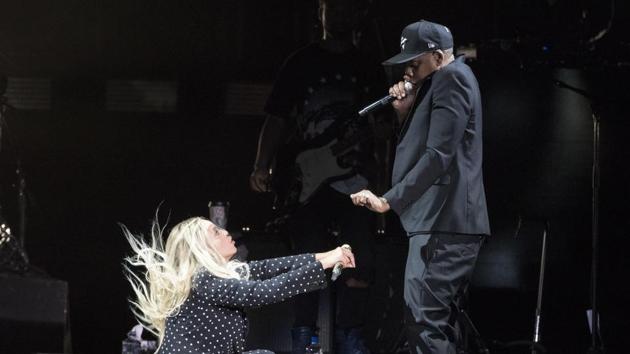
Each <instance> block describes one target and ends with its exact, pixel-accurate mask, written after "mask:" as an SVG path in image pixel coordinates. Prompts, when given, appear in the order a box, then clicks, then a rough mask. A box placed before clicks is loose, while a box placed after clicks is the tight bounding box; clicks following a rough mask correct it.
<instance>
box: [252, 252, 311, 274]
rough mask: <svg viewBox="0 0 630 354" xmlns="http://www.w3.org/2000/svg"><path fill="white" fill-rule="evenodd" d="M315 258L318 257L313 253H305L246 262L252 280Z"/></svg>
mask: <svg viewBox="0 0 630 354" xmlns="http://www.w3.org/2000/svg"><path fill="white" fill-rule="evenodd" d="M317 260H318V259H317V258H316V256H314V255H313V254H311V253H305V254H300V255H296V256H287V257H278V258H270V259H263V260H260V261H250V262H248V264H249V271H250V274H251V279H252V280H265V279H269V278H272V277H275V276H276V275H279V274H282V273H284V272H287V271H289V270H293V269H297V268H300V267H302V266H305V265H307V264H309V263H313V262H315V261H317Z"/></svg>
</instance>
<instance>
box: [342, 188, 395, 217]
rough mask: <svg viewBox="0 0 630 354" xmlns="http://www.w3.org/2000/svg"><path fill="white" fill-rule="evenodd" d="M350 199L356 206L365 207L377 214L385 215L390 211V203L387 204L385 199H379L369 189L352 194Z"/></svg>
mask: <svg viewBox="0 0 630 354" xmlns="http://www.w3.org/2000/svg"><path fill="white" fill-rule="evenodd" d="M350 199H352V202H353V203H354V205H358V206H364V207H366V208H368V209H370V210H372V211H375V212H377V213H384V212H386V211H388V210H389V209H390V207H389V203H387V200H386V199H385V198H382V197H381V198H379V197H377V196H376V195H374V193H372V192H370V191H369V190H367V189H364V190H362V191H360V192H358V193H355V194H351V195H350Z"/></svg>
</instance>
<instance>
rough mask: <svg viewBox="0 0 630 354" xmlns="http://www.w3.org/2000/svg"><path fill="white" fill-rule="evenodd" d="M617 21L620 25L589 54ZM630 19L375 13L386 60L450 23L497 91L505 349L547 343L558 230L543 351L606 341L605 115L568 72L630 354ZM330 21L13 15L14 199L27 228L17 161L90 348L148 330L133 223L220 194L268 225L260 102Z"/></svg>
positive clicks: (297, 12) (228, 15) (471, 8)
mask: <svg viewBox="0 0 630 354" xmlns="http://www.w3.org/2000/svg"><path fill="white" fill-rule="evenodd" d="M615 3H616V4H615ZM612 4H615V6H616V8H615V9H614V11H612V10H611V6H612ZM611 12H614V17H613V22H612V27H611V28H610V31H609V32H608V33H606V34H605V35H604V36H603V38H602V39H601V40H599V41H595V43H594V44H588V43H587V41H588V39H589V38H592V37H594V36H596V34H597V33H598V32H599V31H600V30H602V29H604V28H606V26H607V21H608V20H609V18H610V15H611ZM628 14H629V12H628V5H627V4H626V3H625V2H619V1H617V2H614V1H594V0H592V1H589V0H581V1H569V0H555V1H554V0H546V1H544V0H540V1H510V2H505V1H491V0H483V1H477V2H470V1H462V0H458V1H443V2H430V1H402V0H398V1H387V2H386V1H380V0H374V1H373V3H372V8H371V11H370V16H369V18H368V20H367V21H366V23H365V31H364V33H365V35H364V38H363V42H362V44H363V49H364V50H365V51H366V52H370V53H371V54H372V55H373V56H374V57H376V58H378V59H379V60H382V59H385V58H386V57H388V56H391V55H392V54H393V53H395V52H396V51H397V50H398V37H399V33H400V30H401V29H402V28H403V27H404V25H406V24H408V23H410V22H413V21H416V20H418V19H420V18H425V19H430V20H433V21H436V22H442V23H445V24H447V25H449V26H450V27H451V29H452V31H453V33H454V36H455V40H456V45H468V44H469V43H470V44H472V45H474V46H476V47H477V49H478V51H477V56H478V60H477V61H474V62H472V63H471V66H473V69H474V70H475V71H476V73H477V76H478V78H479V82H480V85H481V87H482V94H483V99H484V110H485V112H484V114H485V117H484V120H485V122H484V125H485V126H484V134H485V161H484V166H485V170H484V172H485V183H486V190H487V194H488V202H489V205H490V213H491V223H492V228H493V233H494V236H493V237H492V238H491V239H490V240H489V242H488V244H487V245H486V248H485V249H484V253H483V254H482V256H483V257H482V258H481V259H480V263H479V268H478V272H477V274H476V278H475V287H474V288H473V290H472V293H471V303H470V312H471V315H472V318H473V320H474V321H475V324H476V325H477V327H478V328H479V330H480V332H481V334H482V335H483V337H484V339H485V340H486V341H487V342H488V343H490V342H491V341H492V340H500V341H511V340H516V339H528V340H529V339H531V337H532V331H533V320H534V307H535V296H536V285H537V284H536V279H537V278H536V277H537V274H538V262H539V250H540V239H541V234H542V225H543V222H544V221H545V220H547V221H549V223H550V226H551V227H550V230H549V231H550V233H549V240H548V242H549V244H548V246H549V254H548V264H547V278H546V283H545V286H546V287H545V298H544V302H543V323H542V342H543V343H544V344H545V345H546V346H547V347H548V348H549V349H550V352H553V353H583V352H585V351H586V349H587V348H588V346H589V334H588V327H587V322H586V316H585V311H586V309H587V308H589V277H590V249H591V248H590V239H591V221H590V220H591V214H590V210H591V163H592V120H591V111H590V105H589V101H588V100H587V99H585V98H584V97H583V96H581V95H579V94H577V93H575V92H572V91H570V90H567V89H563V88H559V87H557V86H556V85H554V81H553V80H554V78H555V79H558V80H562V81H563V82H565V83H566V84H569V85H571V86H576V87H578V88H581V89H584V90H586V91H588V92H590V93H591V95H592V96H593V97H594V99H595V101H596V104H597V107H598V109H599V112H600V113H601V122H602V123H601V142H602V144H601V164H602V174H601V185H602V187H601V221H600V231H601V239H600V240H601V247H602V249H601V258H600V263H599V264H600V267H601V272H600V276H601V278H600V281H601V284H600V285H601V287H600V289H599V301H600V303H599V304H600V306H601V327H602V335H603V338H604V340H605V343H606V345H607V347H608V349H609V352H610V353H623V352H627V349H625V348H626V346H627V344H628V335H627V333H628V329H630V328H629V327H630V326H629V321H628V317H627V305H626V304H625V303H626V302H627V298H628V296H629V295H630V293H629V292H628V291H627V290H624V289H627V288H628V287H627V286H626V284H625V283H626V281H627V279H628V260H627V257H626V253H627V252H625V247H624V246H625V244H626V242H625V240H626V238H627V233H628V226H629V225H628V224H629V223H628V211H629V208H628V207H627V200H628V198H629V197H630V193H629V192H630V188H629V187H628V181H629V180H630V173H629V171H630V169H629V168H628V167H627V164H628V160H629V158H630V149H629V148H628V144H627V139H626V132H627V131H628V128H630V123H628V109H627V103H626V102H627V100H628V98H629V97H628V93H627V92H628V89H627V82H628V79H629V76H630V75H629V70H628V65H629V64H630V42H629V41H628V39H627V37H625V33H628V30H629V28H628V23H629V22H628V20H629V16H628ZM316 22H317V17H316V3H315V2H314V1H303V0H302V1H297V0H294V1H289V0H284V1H281V0H272V1H239V2H236V1H234V2H229V1H226V2H217V1H200V0H193V1H182V2H176V1H115V2H105V1H89V0H88V1H86V0H83V1H79V0H65V1H54V2H51V1H42V0H24V1H19V2H17V1H14V2H4V3H3V4H2V5H0V71H1V73H2V74H4V75H6V76H7V77H8V78H9V90H8V92H7V97H8V99H9V103H12V104H13V105H14V106H15V108H16V109H8V110H7V111H6V114H5V119H6V125H7V127H5V129H3V131H2V147H3V150H2V152H1V154H0V162H1V166H2V170H1V171H0V173H1V176H0V177H1V179H2V194H1V195H0V198H1V199H0V203H1V204H2V207H3V213H4V214H5V216H6V218H7V219H8V221H9V222H10V223H11V224H12V226H13V229H14V230H17V206H16V199H17V193H16V187H15V185H16V176H15V173H14V171H15V161H16V158H15V157H16V152H17V153H19V156H20V158H21V162H22V167H23V168H22V170H23V173H24V176H25V179H26V187H27V192H28V194H27V196H28V208H27V229H26V251H27V253H28V255H29V256H30V260H31V263H32V265H34V266H35V267H37V268H39V269H40V270H42V271H44V272H45V273H47V274H48V275H49V276H50V277H53V278H56V279H61V280H64V281H67V283H68V289H69V290H68V291H69V307H68V313H69V319H70V325H71V335H72V344H73V345H72V346H73V352H74V353H117V352H119V351H120V342H121V340H122V339H123V338H124V336H125V333H126V331H127V330H128V329H129V328H131V326H132V325H133V324H134V320H133V318H132V317H131V314H130V312H129V311H128V306H127V302H126V299H127V297H128V296H129V288H128V286H127V284H126V282H125V280H124V278H123V276H122V268H121V262H122V258H123V256H124V255H125V254H126V253H127V248H126V244H125V242H124V240H123V237H122V235H121V233H120V230H119V229H118V227H117V224H116V223H117V222H122V223H124V224H126V225H127V226H129V227H130V228H131V229H132V230H134V231H138V232H147V231H148V226H149V223H150V220H151V218H152V217H153V215H154V213H155V209H156V208H157V206H158V205H160V203H162V204H161V215H162V217H163V219H165V218H166V215H167V214H168V213H170V215H171V216H170V218H171V220H175V221H177V220H180V219H182V218H184V217H187V216H192V215H204V216H205V215H207V203H208V201H209V200H217V199H221V200H229V201H231V203H232V204H231V210H230V224H231V228H232V229H234V230H237V229H240V228H241V227H243V226H248V227H251V228H252V229H254V230H258V229H261V228H262V226H263V225H264V223H265V221H266V220H267V218H268V217H269V216H270V205H271V198H270V197H269V196H265V195H256V194H254V193H252V192H250V191H249V189H248V176H249V173H250V171H251V167H252V164H253V160H254V156H255V150H256V143H257V134H258V131H259V129H260V127H261V124H262V122H263V119H264V117H263V116H262V115H261V114H260V107H261V102H262V100H263V99H264V97H265V93H266V92H267V90H268V88H269V87H270V84H271V83H272V82H273V78H274V75H275V73H276V71H277V70H278V68H279V66H280V65H281V63H282V61H283V60H284V58H285V57H286V56H287V55H288V54H289V53H290V52H291V51H293V50H295V49H296V48H298V47H299V46H302V45H304V44H306V43H307V42H308V41H309V40H311V39H312V38H315V37H317V34H318V29H317V28H316V27H315V24H316ZM305 70H308V68H305ZM29 79H37V80H39V81H37V80H35V81H33V80H31V81H29ZM116 90H119V91H116ZM35 91H36V92H38V93H37V94H33V93H32V92H35ZM29 95H31V96H29ZM32 95H34V96H32ZM126 99H128V100H127V101H125V100H126ZM117 100H118V101H117ZM134 100H135V101H134ZM147 102H148V103H147ZM519 220H520V222H519ZM389 221H390V228H389V229H388V230H390V231H389V232H388V233H387V234H386V235H384V236H379V237H381V240H380V242H381V244H383V245H384V244H391V242H393V243H394V244H399V245H400V246H399V247H400V248H401V249H403V251H402V253H401V254H404V241H405V239H404V236H402V235H401V234H400V232H399V231H397V230H398V228H397V227H396V225H395V218H391V220H389ZM519 224H520V227H518V226H519ZM255 236H256V233H255V232H254V233H253V234H252V236H251V237H255ZM400 258H401V259H395V260H393V262H394V263H395V262H399V263H400V264H402V262H404V259H402V258H403V257H400ZM388 266H391V267H394V268H395V266H396V265H388ZM396 276H399V277H401V278H402V273H400V274H396ZM0 291H2V289H0ZM381 305H382V304H381ZM0 306H4V305H3V304H0ZM394 313H397V312H396V311H394ZM31 335H32V337H33V341H37V340H38V332H34V333H31ZM392 335H393V334H392ZM1 336H2V334H0V337H1ZM5 336H6V335H5ZM5 338H6V337H5Z"/></svg>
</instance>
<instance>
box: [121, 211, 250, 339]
mask: <svg viewBox="0 0 630 354" xmlns="http://www.w3.org/2000/svg"><path fill="white" fill-rule="evenodd" d="M210 225H211V222H210V221H208V220H206V219H204V218H200V217H194V218H190V219H187V220H184V221H182V222H180V223H179V224H177V225H175V226H174V227H173V229H172V230H171V232H170V233H169V235H168V239H167V241H166V247H164V243H163V240H162V234H163V232H164V228H161V227H160V225H159V223H158V221H157V216H156V218H155V220H154V221H153V223H152V225H151V243H150V244H147V243H146V242H145V241H144V239H143V237H142V236H141V235H140V236H135V235H134V234H132V233H131V232H130V231H129V230H128V229H127V227H125V226H124V225H120V226H121V228H122V232H123V234H124V235H125V237H126V238H127V241H128V242H129V245H130V246H131V249H132V250H133V255H131V256H129V257H126V258H125V264H124V265H123V266H124V273H125V277H126V278H127V280H128V281H129V283H130V284H131V288H132V289H133V292H134V293H135V296H136V299H135V300H132V299H130V300H129V302H130V304H131V311H132V312H133V314H134V315H135V316H136V318H137V319H138V320H139V321H140V323H142V324H143V325H144V326H145V327H146V328H147V329H148V330H149V331H151V332H152V333H154V334H155V335H156V336H158V338H159V339H160V342H161V341H162V339H163V337H164V329H165V326H166V319H167V318H168V317H169V316H172V315H175V314H177V311H178V310H179V308H180V306H181V305H182V304H183V303H184V301H186V298H188V294H189V293H190V289H191V287H192V281H193V277H194V276H195V274H196V273H197V272H199V271H204V270H205V271H208V272H210V273H211V274H213V275H215V276H217V277H220V278H241V276H240V275H239V273H237V272H236V271H235V268H236V267H235V266H234V263H237V264H242V263H240V262H237V261H228V260H226V259H225V258H223V256H221V254H220V253H219V252H218V251H217V250H216V249H215V248H214V247H213V246H212V245H211V244H210V243H208V242H207V237H208V228H209V226H210ZM130 265H131V266H133V267H144V268H146V271H144V272H143V273H141V274H140V275H138V274H136V273H135V272H134V271H133V270H132V269H131V268H130V267H129V266H130ZM143 278H144V279H143Z"/></svg>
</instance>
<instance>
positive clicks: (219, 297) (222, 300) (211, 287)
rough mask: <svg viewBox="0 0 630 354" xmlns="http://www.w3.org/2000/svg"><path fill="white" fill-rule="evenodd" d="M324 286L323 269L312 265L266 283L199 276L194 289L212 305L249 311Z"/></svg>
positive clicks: (205, 274)
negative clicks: (248, 309)
mask: <svg viewBox="0 0 630 354" xmlns="http://www.w3.org/2000/svg"><path fill="white" fill-rule="evenodd" d="M325 286H326V276H325V273H324V267H323V266H322V264H321V263H320V262H311V263H308V264H306V265H304V266H302V267H300V268H297V269H294V270H291V271H288V272H286V273H283V274H280V275H278V276H275V277H273V278H270V279H267V280H242V279H223V278H217V277H215V276H212V275H210V274H209V273H205V272H204V273H201V274H199V275H198V276H197V277H196V278H195V286H194V290H193V291H195V292H196V293H197V294H198V295H199V296H202V297H205V298H207V299H208V300H209V301H210V302H211V303H212V304H214V305H219V306H230V307H237V308H251V307H259V306H263V305H268V304H273V303H276V302H280V301H282V300H285V299H288V298H290V297H292V296H295V295H298V294H303V293H306V292H309V291H313V290H318V289H321V288H324V287H325Z"/></svg>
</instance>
